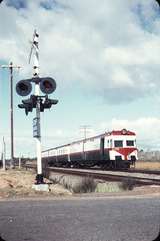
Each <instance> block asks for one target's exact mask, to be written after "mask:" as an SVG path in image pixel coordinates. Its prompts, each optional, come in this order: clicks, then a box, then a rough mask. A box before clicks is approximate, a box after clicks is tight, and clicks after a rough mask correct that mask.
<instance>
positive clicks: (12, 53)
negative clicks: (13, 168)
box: [0, 0, 160, 156]
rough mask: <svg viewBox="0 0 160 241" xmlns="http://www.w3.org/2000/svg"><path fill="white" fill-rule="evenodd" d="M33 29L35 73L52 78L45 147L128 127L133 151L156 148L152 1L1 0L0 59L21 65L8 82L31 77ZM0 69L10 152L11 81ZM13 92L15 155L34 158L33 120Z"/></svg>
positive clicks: (1, 131) (158, 54) (1, 123)
mask: <svg viewBox="0 0 160 241" xmlns="http://www.w3.org/2000/svg"><path fill="white" fill-rule="evenodd" d="M34 29H37V31H38V33H39V35H40V38H39V47H40V75H41V76H47V75H48V76H51V77H53V78H55V80H56V82H57V89H56V91H55V92H54V93H53V94H52V97H53V98H56V99H59V103H58V104H57V105H56V106H54V107H53V108H52V109H51V110H49V111H48V110H47V111H46V112H45V113H42V144H43V149H45V148H49V147H54V146H56V145H59V144H65V143H68V142H69V141H73V140H75V139H78V138H80V137H82V136H83V131H80V129H81V126H82V125H89V126H90V128H89V131H88V135H94V134H100V133H102V132H105V131H108V130H109V131H111V130H113V129H121V128H126V129H129V130H133V131H135V132H136V134H137V141H138V147H139V149H142V148H143V149H156V150H158V149H159V150H160V10H159V8H158V5H157V3H156V1H155V0H123V1H122V0H112V1H110V0H101V1H98V0H85V1H79V0H57V1H56V0H45V1H43V0H28V1H27V0H26V1H25V0H4V1H3V2H2V3H1V4H0V64H8V63H9V61H11V60H12V61H13V63H14V64H15V65H21V67H22V68H21V70H20V71H17V70H15V71H14V87H15V85H16V83H17V82H18V81H19V80H20V79H23V78H30V77H32V64H33V63H31V64H30V65H29V64H28V55H29V51H30V43H29V40H31V39H32V35H33V31H34ZM8 77H9V76H8V72H7V70H2V69H1V70H0V152H1V146H2V144H1V143H2V137H3V136H4V138H5V140H6V146H7V155H8V156H10V119H9V117H10V116H9V101H10V99H9V91H10V89H9V80H8ZM21 100H22V98H21V97H20V96H17V94H16V92H15V91H14V126H15V131H14V136H15V155H16V156H19V155H22V154H23V155H24V156H27V155H29V156H34V155H35V148H36V145H35V139H33V137H32V119H33V118H34V117H35V112H33V113H30V114H29V116H27V117H26V116H25V113H24V111H23V110H22V109H18V107H17V104H19V103H21Z"/></svg>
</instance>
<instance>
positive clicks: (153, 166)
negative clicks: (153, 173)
mask: <svg viewBox="0 0 160 241" xmlns="http://www.w3.org/2000/svg"><path fill="white" fill-rule="evenodd" d="M136 169H148V170H159V171H160V161H159V162H144V161H137V162H136Z"/></svg>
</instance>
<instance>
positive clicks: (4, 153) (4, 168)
mask: <svg viewBox="0 0 160 241" xmlns="http://www.w3.org/2000/svg"><path fill="white" fill-rule="evenodd" d="M2 149H3V170H4V171H5V170H6V143H5V140H4V136H3V148H2Z"/></svg>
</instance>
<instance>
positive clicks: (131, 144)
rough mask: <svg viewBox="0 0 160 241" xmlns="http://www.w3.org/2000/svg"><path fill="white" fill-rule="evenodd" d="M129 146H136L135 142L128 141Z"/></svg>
mask: <svg viewBox="0 0 160 241" xmlns="http://www.w3.org/2000/svg"><path fill="white" fill-rule="evenodd" d="M126 144H127V146H134V141H126Z"/></svg>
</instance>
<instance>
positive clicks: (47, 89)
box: [16, 30, 58, 184]
mask: <svg viewBox="0 0 160 241" xmlns="http://www.w3.org/2000/svg"><path fill="white" fill-rule="evenodd" d="M38 38H39V35H38V33H37V32H36V30H35V31H34V35H33V40H32V42H31V44H32V46H31V51H30V55H29V63H30V60H31V56H32V52H33V51H34V64H33V77H32V78H30V79H24V80H20V81H19V82H18V83H17V85H16V91H17V94H18V95H20V96H27V95H29V94H30V93H31V92H32V83H34V84H35V93H34V95H30V97H29V98H28V99H24V100H22V103H21V104H19V105H18V107H19V108H21V109H25V113H26V115H28V113H29V112H32V111H33V109H36V117H35V118H34V119H33V137H35V138H36V143H37V176H36V184H44V181H43V173H42V157H41V126H40V112H43V111H44V110H45V109H50V108H51V107H52V105H56V104H57V103H58V100H56V99H50V98H49V97H48V95H49V94H51V93H53V92H54V91H55V89H56V81H55V80H54V79H53V78H51V77H39V48H38ZM40 90H41V92H42V93H44V94H45V95H43V96H42V95H40Z"/></svg>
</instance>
